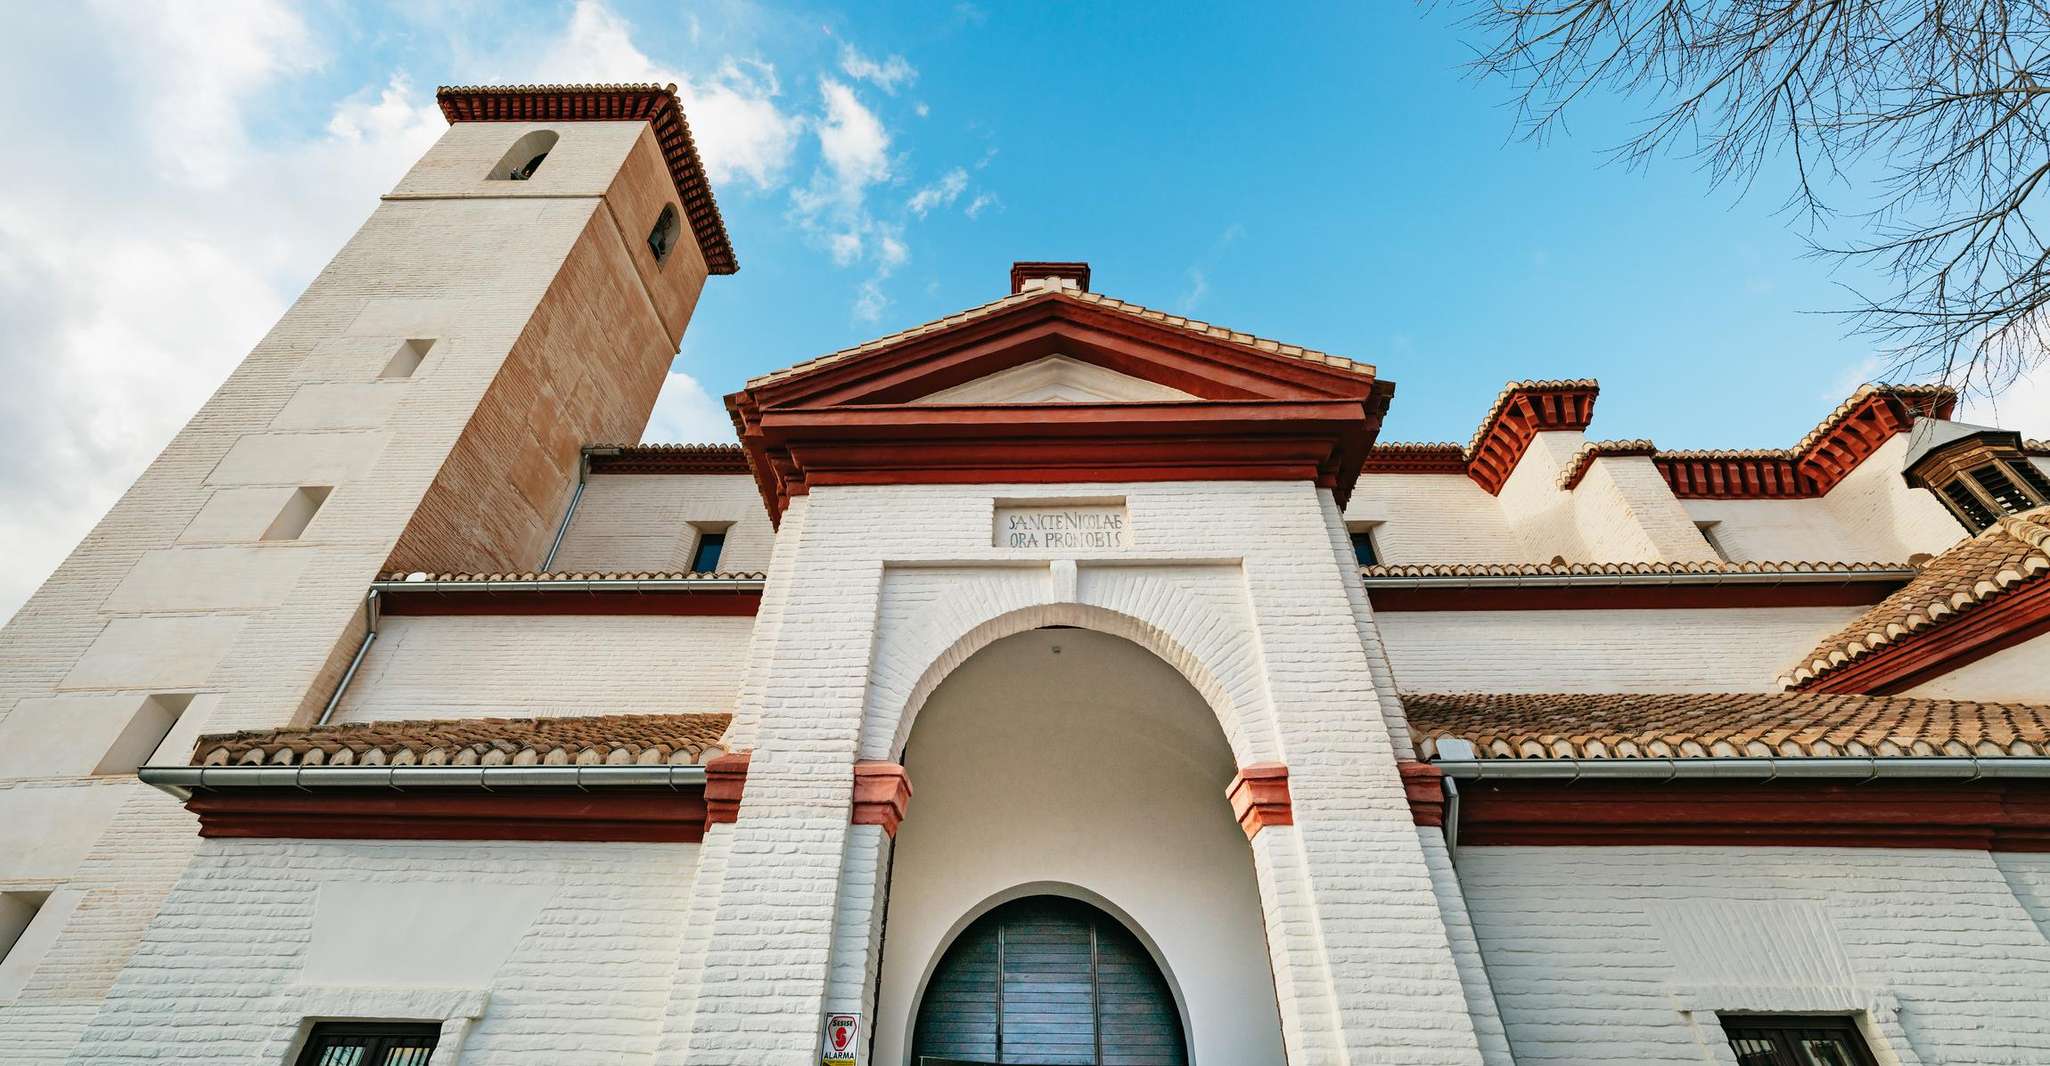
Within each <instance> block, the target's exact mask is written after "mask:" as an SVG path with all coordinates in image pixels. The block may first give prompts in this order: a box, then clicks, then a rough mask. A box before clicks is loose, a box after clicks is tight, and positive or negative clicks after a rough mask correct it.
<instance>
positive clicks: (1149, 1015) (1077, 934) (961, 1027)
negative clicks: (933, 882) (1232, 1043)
mask: <svg viewBox="0 0 2050 1066" xmlns="http://www.w3.org/2000/svg"><path fill="white" fill-rule="evenodd" d="M912 1061H913V1062H914V1063H918V1064H919V1066H970V1064H985V1063H1004V1064H1015V1066H1184V1064H1186V1063H1187V1062H1188V1052H1187V1049H1186V1048H1185V1047H1184V1046H1183V1042H1182V1023H1181V1016H1180V1013H1179V1012H1178V1011H1176V1009H1175V1005H1174V996H1173V994H1172V993H1170V992H1169V991H1168V987H1167V981H1166V979H1165V978H1163V977H1162V976H1161V973H1160V969H1159V967H1157V966H1155V965H1154V964H1153V957H1152V956H1151V955H1150V954H1149V953H1148V952H1147V951H1146V948H1145V946H1144V945H1143V944H1141V943H1139V939H1138V938H1137V937H1135V936H1133V935H1132V932H1131V931H1130V930H1128V929H1126V928H1125V927H1124V926H1123V925H1122V924H1121V923H1119V922H1118V921H1117V919H1115V918H1112V917H1111V916H1110V915H1108V914H1105V913H1104V912H1102V911H1101V910H1098V909H1097V908H1095V907H1092V906H1090V905H1088V904H1086V903H1083V902H1081V901H1079V900H1073V899H1068V898H1065V897H1061V896H1032V897H1029V898H1026V899H1021V900H1014V901H1012V902H1010V903H1006V904H1004V905H1003V906H1001V907H998V908H996V909H995V910H992V911H990V912H989V913H988V914H985V915H983V916H982V917H981V918H978V919H976V921H975V924H973V925H971V926H969V927H968V929H967V930H965V931H964V932H962V934H961V936H960V938H959V939H957V940H955V941H954V944H953V946H952V947H950V948H948V949H947V953H946V955H945V956H944V957H942V958H941V959H940V964H939V966H938V967H937V968H936V969H935V970H934V971H933V976H932V981H931V983H930V984H928V985H927V986H926V990H925V997H924V999H923V1000H921V1001H920V1003H919V1007H918V1022H917V1026H916V1028H915V1030H914V1036H913V1040H912Z"/></svg>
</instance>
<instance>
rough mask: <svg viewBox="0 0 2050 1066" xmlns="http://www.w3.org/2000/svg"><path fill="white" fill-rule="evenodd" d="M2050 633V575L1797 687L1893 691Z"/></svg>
mask: <svg viewBox="0 0 2050 1066" xmlns="http://www.w3.org/2000/svg"><path fill="white" fill-rule="evenodd" d="M2046 633H2050V580H2037V581H2031V582H2028V583H2027V584H2026V585H2025V586H2023V587H2021V588H2018V589H2016V590H2014V591H2010V592H2008V593H2006V594H2004V595H2001V596H1997V597H1994V598H1992V599H1988V600H1984V601H1981V602H1980V603H1978V604H1976V605H1974V606H1972V607H1969V608H1967V609H1966V610H1964V611H1962V612H1960V613H1959V614H1958V616H1957V620H1956V621H1946V622H1944V623H1942V624H1940V625H1935V626H1931V627H1929V628H1927V629H1923V630H1918V631H1916V632H1913V633H1908V634H1905V635H1903V636H1902V637H1900V638H1899V639H1897V640H1895V641H1894V642H1893V643H1891V644H1887V645H1883V646H1881V647H1880V648H1878V649H1877V650H1875V651H1868V652H1866V653H1865V654H1863V655H1860V656H1859V657H1857V658H1855V659H1852V660H1850V661H1849V662H1846V663H1844V664H1842V665H1841V666H1837V667H1835V668H1834V669H1831V670H1830V671H1828V672H1827V673H1824V674H1822V675H1820V676H1819V677H1817V678H1814V679H1812V680H1810V681H1809V682H1808V683H1806V684H1802V685H1796V686H1795V687H1796V688H1798V689H1800V690H1802V691H1804V692H1849V693H1863V694H1866V695H1873V696H1887V695H1893V694H1895V693H1899V692H1905V691H1907V690H1908V689H1911V688H1914V687H1915V686H1916V685H1920V684H1922V683H1923V682H1926V681H1931V680H1934V679H1935V678H1938V677H1941V676H1943V675H1944V674H1947V673H1950V672H1951V671H1953V670H1956V669H1958V668H1959V667H1961V666H1964V665H1966V664H1967V663H1971V662H1974V661H1976V660H1978V659H1983V658H1985V657H1986V656H1988V655H1991V654H1993V653H1994V652H1997V651H2001V650H2003V649H2006V648H2012V647H2014V646H2015V645H2017V644H2020V643H2022V642H2024V641H2028V640H2033V639H2035V638H2036V637H2039V636H2042V635H2044V634H2046Z"/></svg>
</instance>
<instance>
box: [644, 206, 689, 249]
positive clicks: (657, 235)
mask: <svg viewBox="0 0 2050 1066" xmlns="http://www.w3.org/2000/svg"><path fill="white" fill-rule="evenodd" d="M682 232H683V224H682V223H681V222H678V221H677V218H676V205H674V204H669V205H666V206H664V207H663V208H662V214H661V215H660V217H658V218H656V219H655V228H654V229H651V230H649V231H648V250H649V251H651V252H654V253H655V262H657V263H659V262H661V261H663V260H664V259H667V258H669V251H670V249H672V248H675V247H676V238H677V237H678V236H679V235H681V233H682Z"/></svg>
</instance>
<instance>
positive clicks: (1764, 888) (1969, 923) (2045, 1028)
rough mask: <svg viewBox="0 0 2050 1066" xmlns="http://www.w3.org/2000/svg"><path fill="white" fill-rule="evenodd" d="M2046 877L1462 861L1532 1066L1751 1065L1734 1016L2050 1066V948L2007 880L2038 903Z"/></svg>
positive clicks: (1898, 1055) (1883, 852) (1668, 860)
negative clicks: (1847, 1019) (1728, 1027)
mask: <svg viewBox="0 0 2050 1066" xmlns="http://www.w3.org/2000/svg"><path fill="white" fill-rule="evenodd" d="M1996 858H1997V860H1998V861H1997V862H1996ZM2046 866H2050V863H2046V859H2045V857H2043V856H2018V855H2001V856H1998V857H1996V856H1992V855H1988V854H1986V853H1984V852H1972V851H1952V850H1909V849H1889V848H1862V849H1861V848H1729V847H1698V848H1628V847H1610V848H1579V847H1553V848H1501V847H1486V848H1463V849H1461V850H1460V853H1459V867H1458V868H1459V876H1460V882H1461V884H1462V886H1463V887H1464V889H1465V892H1466V902H1467V907H1468V909H1469V911H1470V912H1471V914H1472V916H1473V922H1474V928H1475V931H1476V933H1477V935H1478V937H1479V940H1480V946H1481V952H1482V955H1483V957H1484V959H1485V960H1486V963H1487V967H1488V975H1489V977H1490V978H1491V979H1492V981H1493V985H1494V989H1495V998H1496V1002H1497V1003H1498V1004H1499V1005H1500V1008H1501V1012H1502V1021H1503V1024H1504V1026H1505V1027H1506V1029H1507V1031H1508V1034H1509V1040H1510V1043H1511V1045H1512V1046H1513V1047H1514V1049H1515V1053H1516V1061H1517V1062H1518V1063H1520V1064H1522V1066H1538V1064H1543V1063H1562V1064H1563V1063H1574V1064H1586V1063H1618V1064H1621V1063H1630V1064H1643V1066H1661V1064H1673V1066H1679V1064H1682V1063H1685V1064H1688V1066H1694V1064H1697V1063H1702V1062H1718V1063H1734V1061H1735V1059H1734V1058H1733V1057H1732V1056H1731V1054H1730V1052H1729V1048H1728V1045H1727V1043H1726V1042H1725V1041H1724V1038H1723V1036H1722V1033H1721V1029H1720V1027H1719V1026H1718V1025H1717V1024H1715V1022H1714V1018H1713V1012H1715V1011H1717V1010H1730V1011H1780V1012H1793V1013H1798V1012H1804V1011H1806V1012H1814V1013H1840V1012H1860V1013H1863V1014H1865V1015H1867V1016H1868V1018H1869V1019H1870V1020H1872V1021H1873V1022H1875V1023H1876V1024H1875V1026H1874V1028H1875V1029H1876V1033H1875V1034H1874V1035H1875V1038H1876V1042H1878V1043H1879V1044H1880V1047H1878V1048H1875V1051H1877V1052H1879V1053H1880V1054H1882V1055H1890V1056H1893V1058H1892V1060H1891V1061H1898V1062H1903V1063H1911V1062H1926V1063H1960V1064H1962V1063H1976V1064H1985V1066H2023V1064H2035V1063H2042V1062H2046V1061H2050V1013H2046V1012H2044V1011H2043V1010H2042V1006H2041V1005H2042V1004H2043V1003H2044V1002H2045V1001H2046V997H2050V941H2046V940H2045V939H2044V935H2043V931H2042V929H2041V928H2040V927H2039V925H2038V921H2039V920H2040V919H2039V918H2032V916H2031V914H2030V911H2029V909H2028V908H2027V907H2026V906H2025V905H2024V904H2023V902H2022V901H2021V900H2020V899H2018V897H2017V894H2016V891H2015V889H2014V887H2013V886H2012V885H2011V884H2010V877H2011V876H2021V877H2032V878H2034V883H2035V884H2036V885H2038V886H2040V885H2041V884H2043V883H2044V882H2043V876H2044V871H2045V869H2046ZM1896 1015H1897V1016H1896ZM1882 1061H1888V1060H1884V1059H1883V1060H1882Z"/></svg>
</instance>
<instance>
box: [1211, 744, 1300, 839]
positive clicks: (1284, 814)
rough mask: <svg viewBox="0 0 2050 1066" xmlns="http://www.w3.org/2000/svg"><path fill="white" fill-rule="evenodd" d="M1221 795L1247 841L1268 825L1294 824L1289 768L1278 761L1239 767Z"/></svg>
mask: <svg viewBox="0 0 2050 1066" xmlns="http://www.w3.org/2000/svg"><path fill="white" fill-rule="evenodd" d="M1224 795H1225V798H1226V799H1229V800H1230V801H1231V812H1232V813H1233V814H1234V815H1237V816H1238V820H1239V828H1241V829H1244V830H1245V831H1246V839H1247V840H1251V839H1253V838H1254V837H1256V836H1259V835H1260V830H1262V829H1265V828H1267V827H1268V826H1270V825H1294V824H1295V808H1294V805H1293V804H1292V803H1291V802H1290V800H1289V795H1288V767H1287V766H1284V765H1282V764H1281V763H1278V762H1269V763H1255V764H1253V765H1251V766H1241V767H1239V772H1238V773H1237V774H1235V775H1233V777H1232V779H1231V784H1230V785H1228V786H1226V787H1225V790H1224Z"/></svg>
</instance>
